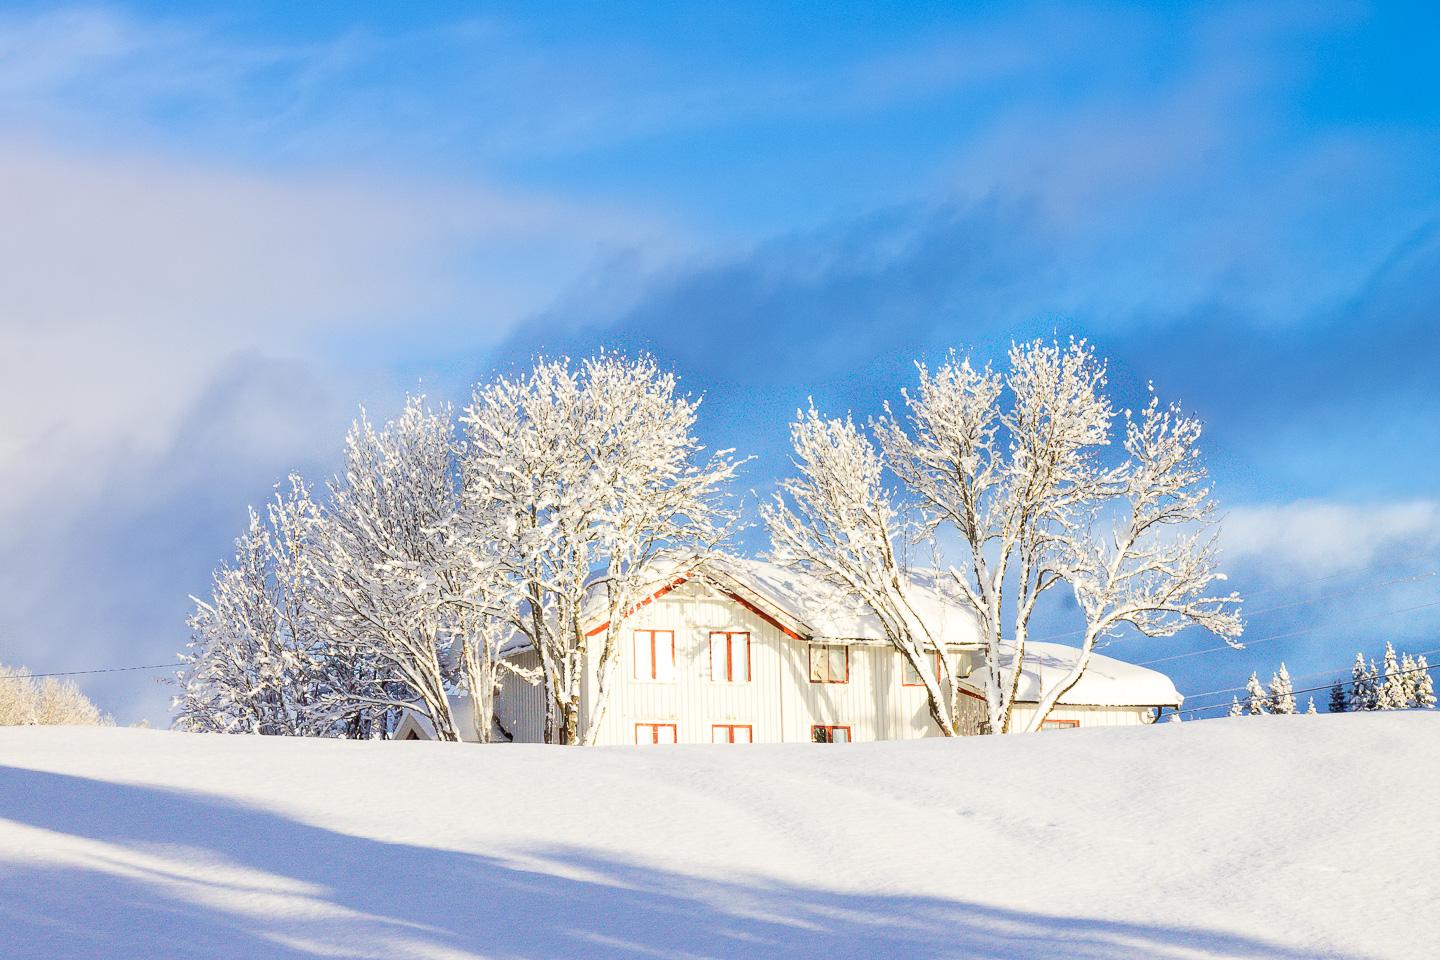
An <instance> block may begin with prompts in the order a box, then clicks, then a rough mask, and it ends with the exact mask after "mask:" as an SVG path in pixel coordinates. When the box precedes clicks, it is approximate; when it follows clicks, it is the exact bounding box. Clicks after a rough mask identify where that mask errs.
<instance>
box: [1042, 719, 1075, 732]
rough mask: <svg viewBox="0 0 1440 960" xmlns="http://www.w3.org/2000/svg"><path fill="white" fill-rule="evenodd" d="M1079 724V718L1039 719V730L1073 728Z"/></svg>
mask: <svg viewBox="0 0 1440 960" xmlns="http://www.w3.org/2000/svg"><path fill="white" fill-rule="evenodd" d="M1078 726H1080V721H1079V720H1041V721H1040V729H1041V730H1074V729H1075V728H1076V727H1078Z"/></svg>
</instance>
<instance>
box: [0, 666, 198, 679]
mask: <svg viewBox="0 0 1440 960" xmlns="http://www.w3.org/2000/svg"><path fill="white" fill-rule="evenodd" d="M178 666H180V664H178V663H147V664H141V665H140V666H137V667H100V668H98V669H95V670H59V671H56V672H54V673H21V674H16V675H15V676H13V677H0V680H37V679H39V678H40V677H79V676H83V675H86V674H91V673H126V672H129V671H131V670H170V669H173V668H175V667H178Z"/></svg>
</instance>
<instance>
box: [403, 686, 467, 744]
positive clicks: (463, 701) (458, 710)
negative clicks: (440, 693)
mask: <svg viewBox="0 0 1440 960" xmlns="http://www.w3.org/2000/svg"><path fill="white" fill-rule="evenodd" d="M445 699H446V700H449V701H450V715H451V716H452V717H453V718H454V720H455V729H456V731H457V732H458V733H459V734H460V739H461V740H465V741H467V742H470V743H474V742H475V741H476V739H477V738H476V736H475V709H474V707H475V704H474V701H473V700H471V699H470V698H469V697H457V696H455V695H454V694H446V695H445ZM407 721H408V723H413V724H414V725H415V727H416V729H417V730H418V731H419V732H420V733H421V734H423V736H424V739H426V740H434V739H435V725H434V724H433V723H431V722H430V718H429V717H428V716H426V715H425V714H424V713H422V712H420V711H419V710H414V709H408V710H405V711H404V712H403V714H402V715H401V718H400V724H399V725H398V726H397V727H396V733H397V739H404V736H405V732H406V730H407V729H408V727H407Z"/></svg>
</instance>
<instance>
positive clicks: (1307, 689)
mask: <svg viewBox="0 0 1440 960" xmlns="http://www.w3.org/2000/svg"><path fill="white" fill-rule="evenodd" d="M1431 670H1440V663H1437V664H1434V665H1432V666H1428V667H1412V668H1410V669H1409V670H1396V671H1395V672H1394V673H1387V674H1386V675H1385V676H1384V677H1378V678H1377V679H1378V680H1380V682H1382V683H1383V682H1384V681H1385V679H1386V678H1388V677H1403V676H1405V675H1406V674H1409V673H1429V672H1430V671H1431ZM1333 686H1334V683H1327V684H1324V685H1322V686H1319V687H1302V688H1301V689H1299V690H1291V691H1290V695H1291V696H1294V695H1296V694H1298V693H1314V692H1315V691H1317V690H1329V689H1331V688H1332V687H1333ZM1231 706H1232V704H1228V703H1212V704H1209V705H1208V706H1204V707H1196V708H1195V709H1193V710H1183V709H1182V710H1181V711H1180V712H1181V713H1188V714H1190V715H1191V716H1194V715H1195V714H1197V713H1204V712H1205V711H1206V710H1228V709H1229V708H1230V707H1231ZM1407 709H1408V708H1407ZM1347 712H1348V711H1347ZM1356 712H1357V713H1363V712H1366V711H1358V710H1357V711H1356Z"/></svg>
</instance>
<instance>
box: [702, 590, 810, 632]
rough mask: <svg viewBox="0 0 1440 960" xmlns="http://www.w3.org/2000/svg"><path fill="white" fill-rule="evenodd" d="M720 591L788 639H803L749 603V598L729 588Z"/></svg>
mask: <svg viewBox="0 0 1440 960" xmlns="http://www.w3.org/2000/svg"><path fill="white" fill-rule="evenodd" d="M720 592H721V593H723V594H725V596H727V597H729V598H730V599H731V600H734V601H735V602H736V603H738V604H740V606H742V607H744V608H745V609H746V610H749V611H750V612H751V613H753V614H755V616H757V617H759V618H760V619H761V620H764V621H765V622H766V623H768V624H770V626H772V627H774V628H775V629H776V630H779V631H780V632H781V633H783V634H785V636H787V637H789V638H790V639H792V640H804V639H805V638H804V637H802V636H800V634H798V633H796V632H795V631H794V630H791V629H790V628H789V627H787V626H785V624H783V623H781V622H780V621H779V620H776V619H775V618H774V617H772V616H770V614H768V613H766V612H765V611H764V610H761V609H760V608H759V607H757V606H755V604H753V603H751V602H750V601H749V600H746V599H745V598H744V597H742V596H740V594H738V593H731V592H730V591H729V590H722V591H720Z"/></svg>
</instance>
